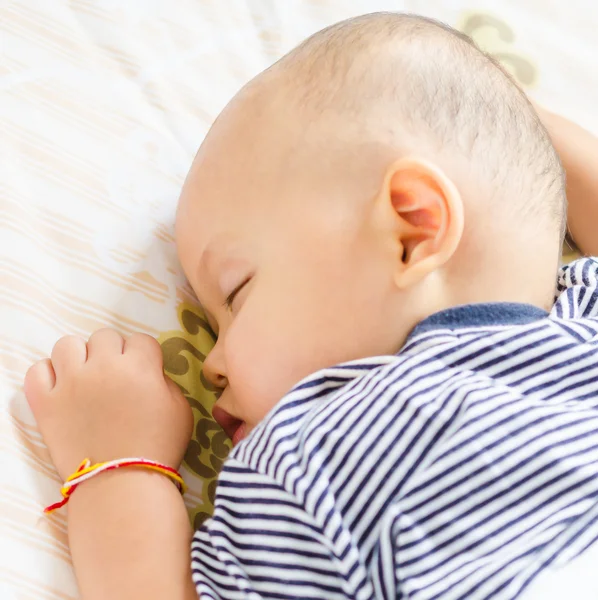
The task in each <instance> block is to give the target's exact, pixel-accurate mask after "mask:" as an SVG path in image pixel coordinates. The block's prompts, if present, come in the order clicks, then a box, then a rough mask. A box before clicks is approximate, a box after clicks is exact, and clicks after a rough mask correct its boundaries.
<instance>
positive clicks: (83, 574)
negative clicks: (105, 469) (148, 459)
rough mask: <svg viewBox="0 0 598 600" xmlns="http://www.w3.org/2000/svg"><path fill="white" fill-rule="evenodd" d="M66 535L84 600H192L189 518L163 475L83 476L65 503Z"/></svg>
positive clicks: (127, 471) (194, 599)
mask: <svg viewBox="0 0 598 600" xmlns="http://www.w3.org/2000/svg"><path fill="white" fill-rule="evenodd" d="M68 532H69V545H70V548H71V554H72V557H73V565H74V567H75V572H76V574H77V581H78V584H79V588H80V590H81V596H82V598H83V599H84V600H105V599H107V598H110V600H118V599H122V600H125V599H126V600H137V599H139V600H141V599H143V600H151V599H155V600H163V599H165V598H168V599H169V600H197V593H196V591H195V586H194V585H193V581H192V579H191V568H190V562H191V561H190V556H189V553H190V548H191V527H190V525H189V518H188V516H187V511H186V509H185V505H184V503H183V501H182V499H181V495H180V493H179V491H178V489H177V488H176V486H175V485H174V484H173V483H172V482H171V481H170V480H169V479H167V478H166V477H164V476H163V475H159V474H156V473H150V472H147V471H140V470H135V469H121V470H118V471H116V472H114V471H113V472H110V473H103V474H101V475H99V476H98V477H97V478H94V479H90V480H89V481H86V482H85V483H83V484H82V485H81V486H80V487H79V488H78V489H77V491H76V492H75V493H74V494H73V497H72V499H71V500H70V502H69V505H68Z"/></svg>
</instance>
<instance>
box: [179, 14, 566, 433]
mask: <svg viewBox="0 0 598 600" xmlns="http://www.w3.org/2000/svg"><path fill="white" fill-rule="evenodd" d="M563 184H564V181H563V174H562V169H561V166H560V163H559V160H558V158H557V155H556V153H555V151H554V148H553V146H552V144H551V142H550V140H549V138H548V136H547V134H546V131H545V130H544V128H543V127H542V125H541V124H540V122H539V120H538V118H537V116H536V114H535V112H534V110H533V109H532V107H531V106H530V104H529V102H528V101H527V99H526V98H525V96H524V94H523V93H522V92H521V91H520V90H519V89H518V88H517V86H516V85H515V84H514V83H513V82H512V81H511V80H510V79H509V77H508V76H506V75H505V73H504V72H503V71H501V70H500V68H499V67H497V66H496V65H495V64H494V63H493V62H492V61H491V60H490V59H489V58H488V57H486V56H485V55H484V54H482V53H481V52H480V51H479V50H478V49H477V48H475V47H474V46H473V45H472V44H471V43H470V41H468V40H467V39H465V38H464V37H462V36H461V35H460V34H458V33H456V32H454V31H452V30H449V29H448V28H445V27H443V26H440V25H438V24H436V23H433V22H431V21H428V20H426V19H422V18H419V17H414V16H406V15H398V14H375V15H367V16H364V17H360V18H357V19H353V20H351V21H346V22H343V23H340V24H338V25H335V26H333V27H330V28H328V29H325V30H323V31H321V32H319V33H317V34H316V35H314V36H313V37H312V38H309V39H308V40H307V41H306V42H304V43H303V44H302V45H300V46H299V47H298V48H296V49H295V50H294V51H292V52H291V53H290V54H288V55H287V56H285V57H284V58H283V59H281V60H280V61H279V62H278V63H276V64H275V65H274V66H273V67H271V68H270V69H268V70H267V71H265V72H264V73H262V74H261V75H259V76H258V77H257V78H256V79H254V80H253V81H251V82H250V83H249V84H248V85H247V86H245V88H243V89H242V90H241V91H240V92H239V94H238V95H237V96H236V97H235V98H234V99H233V100H232V101H231V102H230V104H229V105H228V106H227V107H226V108H225V110H224V111H223V112H222V114H221V115H220V116H219V118H218V119H217V120H216V122H215V123H214V126H213V127H212V129H211V130H210V132H209V134H208V135H207V137H206V139H205V141H204V143H203V144H202V146H201V148H200V150H199V152H198V154H197V157H196V159H195V161H194V164H193V166H192V168H191V171H190V173H189V175H188V177H187V180H186V182H185V186H184V188H183V191H182V194H181V200H180V205H179V210H178V214H177V225H176V236H177V244H178V250H179V256H180V260H181V263H182V266H183V268H184V270H185V273H186V275H187V277H188V279H189V281H190V283H191V285H192V287H193V289H194V290H195V292H196V293H197V296H198V298H199V301H200V302H201V305H202V306H203V308H204V309H205V311H206V314H207V315H208V318H209V320H210V323H211V325H212V327H213V328H214V331H215V332H216V333H217V334H218V342H217V344H216V346H215V348H214V350H213V351H212V352H211V353H210V355H209V357H208V358H207V360H206V363H205V366H204V369H205V371H204V372H205V374H206V376H207V377H208V379H210V380H211V381H212V382H213V383H214V384H215V385H217V386H219V387H222V388H223V389H224V391H223V393H222V396H221V397H220V399H219V401H218V406H219V407H221V408H222V409H224V410H225V411H227V412H228V413H230V414H231V415H233V416H234V418H235V419H238V420H239V421H243V422H245V423H246V425H247V427H246V430H247V432H248V431H249V430H250V429H252V428H253V427H255V425H257V423H258V422H259V421H261V420H262V419H263V417H264V416H265V415H266V414H267V413H268V412H269V410H270V409H271V408H273V406H274V405H275V404H276V402H278V400H280V398H281V397H282V396H283V395H284V394H285V393H286V392H287V391H289V389H290V388H291V387H292V386H293V385H294V384H296V383H297V382H299V380H301V379H302V378H303V377H305V376H307V375H308V374H310V373H312V372H314V371H316V370H318V369H320V368H324V367H327V366H332V365H334V364H336V363H339V362H343V361H348V360H352V359H359V358H363V357H367V356H373V355H383V354H393V353H396V352H397V351H398V350H399V349H400V348H401V346H402V345H403V344H404V342H405V340H406V338H407V336H408V334H409V332H410V331H411V330H412V329H413V327H414V326H415V325H416V324H417V323H418V322H419V321H421V320H422V319H424V318H425V317H427V316H429V315H430V314H432V313H434V312H436V311H439V310H442V309H445V308H448V307H451V306H455V305H459V304H468V303H474V302H497V301H498V302H500V301H510V302H527V303H531V304H535V305H538V306H543V307H548V306H549V305H550V304H551V301H552V295H553V291H554V284H555V274H556V268H557V264H558V258H559V252H560V241H561V232H562V230H563V222H564V210H565V206H564V204H565V201H564V185H563ZM215 416H217V417H218V418H219V420H221V417H222V413H218V411H216V413H215ZM239 421H235V422H234V423H232V424H231V423H224V425H225V428H226V429H228V430H229V431H230V430H232V429H234V428H235V426H236V425H237V424H238V422H239Z"/></svg>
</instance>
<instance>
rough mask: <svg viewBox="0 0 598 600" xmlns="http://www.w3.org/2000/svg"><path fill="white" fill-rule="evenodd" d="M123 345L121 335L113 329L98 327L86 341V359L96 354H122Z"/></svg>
mask: <svg viewBox="0 0 598 600" xmlns="http://www.w3.org/2000/svg"><path fill="white" fill-rule="evenodd" d="M124 345H125V340H124V339H123V336H122V335H120V333H118V331H115V330H114V329H108V328H105V329H99V330H98V331H96V332H95V333H93V334H92V335H91V337H90V338H89V341H88V342H87V360H90V359H92V358H94V357H97V356H102V355H104V356H106V355H114V354H122V353H123V349H124Z"/></svg>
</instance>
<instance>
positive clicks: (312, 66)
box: [275, 12, 566, 231]
mask: <svg viewBox="0 0 598 600" xmlns="http://www.w3.org/2000/svg"><path fill="white" fill-rule="evenodd" d="M279 65H280V66H281V67H283V66H285V65H289V66H292V67H293V68H292V69H291V71H292V72H293V76H292V77H293V82H294V83H296V84H298V85H296V86H294V88H295V89H294V93H295V92H296V94H297V98H298V100H299V101H301V102H303V103H307V104H310V105H311V106H315V107H317V108H319V109H323V108H329V107H331V106H336V110H348V111H351V112H356V113H357V114H359V112H360V111H363V110H380V108H381V107H382V106H388V107H389V108H390V109H392V115H396V116H397V121H400V126H401V128H402V130H403V131H408V132H409V133H411V134H412V136H413V137H417V138H419V139H425V140H426V141H427V143H428V144H429V145H430V146H431V147H432V148H435V149H438V150H439V151H445V152H446V151H448V152H450V153H453V154H454V153H460V155H462V156H463V157H464V158H465V159H466V161H468V163H469V164H470V165H471V170H472V172H473V173H475V174H476V176H479V178H480V179H481V180H483V181H484V183H486V184H488V185H489V187H490V188H491V189H492V190H494V192H495V195H496V196H501V198H502V196H508V198H509V199H514V200H516V201H517V202H516V203H515V208H516V209H517V213H516V214H518V215H525V216H529V217H532V218H534V219H535V220H540V221H541V222H545V221H546V219H545V217H549V219H550V221H549V222H550V223H551V225H554V226H556V227H559V228H560V230H561V231H564V223H565V216H566V196H565V178H564V172H563V168H562V165H561V163H560V160H559V157H558V155H557V153H556V151H555V149H554V146H553V144H552V142H551V140H550V137H549V135H548V133H547V131H546V129H545V127H544V126H543V125H542V123H541V121H540V119H539V118H538V116H537V113H536V111H535V110H534V108H533V106H532V105H531V104H530V102H529V100H528V99H527V97H526V95H525V93H524V92H523V91H522V90H521V89H520V88H519V86H518V85H517V83H516V82H515V81H514V80H513V79H512V77H511V76H510V75H509V73H507V72H506V71H505V70H504V69H503V68H502V67H501V66H500V64H498V63H497V62H496V61H495V60H494V59H493V58H492V57H491V56H489V55H488V54H486V53H484V52H483V51H482V50H480V49H479V48H478V47H477V46H476V45H475V43H474V42H473V41H472V40H471V39H470V38H469V37H468V36H466V35H464V34H463V33H461V32H459V31H457V30H455V29H453V28H451V27H449V26H448V25H446V24H444V23H441V22H439V21H435V20H433V19H429V18H425V17H421V16H417V15H412V14H404V13H390V12H388V13H372V14H368V15H363V16H361V17H356V18H353V19H349V20H346V21H342V22H340V23H337V24H335V25H332V26H330V27H327V28H326V29H323V30H322V31H319V32H318V33H316V34H314V35H312V36H311V37H310V38H308V39H307V40H305V41H304V42H303V43H302V44H300V45H299V46H298V47H297V48H296V49H295V50H293V51H291V52H290V53H289V54H288V55H287V56H285V57H284V58H283V59H281V61H280V62H279ZM275 67H276V65H275ZM386 114H388V113H386ZM520 211H522V212H520Z"/></svg>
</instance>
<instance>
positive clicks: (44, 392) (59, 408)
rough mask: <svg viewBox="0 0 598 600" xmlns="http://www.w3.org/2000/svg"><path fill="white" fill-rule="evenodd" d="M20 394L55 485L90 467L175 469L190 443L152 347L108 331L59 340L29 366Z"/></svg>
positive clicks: (184, 411)
mask: <svg viewBox="0 0 598 600" xmlns="http://www.w3.org/2000/svg"><path fill="white" fill-rule="evenodd" d="M25 394H26V396H27V400H28V402H29V405H30V406H31V410H32V411H33V414H34V415H35V418H36V419H37V423H38V426H39V428H40V430H41V433H42V435H43V437H44V441H45V442H46V445H47V446H48V449H49V451H50V455H51V456H52V460H53V461H54V464H55V465H56V468H57V469H58V473H59V474H60V476H61V477H62V479H63V481H64V480H65V479H66V477H68V475H70V474H71V473H72V472H73V471H74V470H75V469H76V468H77V466H78V465H79V463H80V462H81V461H82V460H83V459H84V458H89V459H90V460H91V462H92V463H95V462H103V461H107V460H112V459H117V458H128V457H142V458H148V459H152V460H155V461H159V462H161V463H164V464H167V465H169V466H171V467H174V468H178V466H179V465H180V462H181V460H182V458H183V454H184V452H185V448H186V447H187V444H188V442H189V439H190V437H191V431H192V427H193V417H192V414H191V409H190V407H189V405H188V403H187V401H186V400H185V398H184V396H183V395H182V393H181V392H180V390H179V389H178V387H177V386H176V385H175V384H174V383H173V382H172V381H171V380H170V379H168V378H167V377H166V376H165V375H164V372H163V368H162V353H161V351H160V346H159V344H158V342H157V341H156V340H155V339H153V338H151V337H150V336H147V335H143V334H133V335H132V336H131V337H129V338H128V339H126V340H125V339H123V337H122V336H121V335H120V334H118V333H117V332H116V331H113V330H111V329H102V330H100V331H97V332H96V333H94V334H93V335H92V336H91V337H90V338H89V341H88V342H87V343H85V341H84V340H83V339H81V338H77V337H74V336H69V337H64V338H62V339H60V340H59V341H58V342H57V343H56V345H55V346H54V349H53V350H52V358H51V359H47V360H42V361H40V362H38V363H36V364H35V365H33V366H32V367H31V368H30V369H29V371H28V372H27V375H26V376H25Z"/></svg>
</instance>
